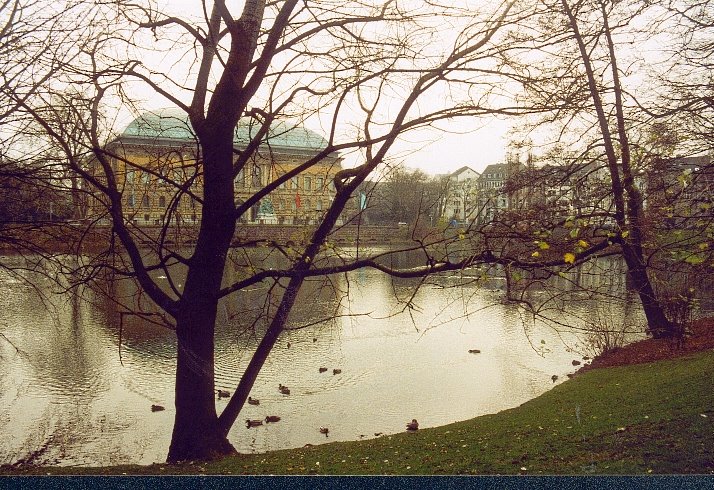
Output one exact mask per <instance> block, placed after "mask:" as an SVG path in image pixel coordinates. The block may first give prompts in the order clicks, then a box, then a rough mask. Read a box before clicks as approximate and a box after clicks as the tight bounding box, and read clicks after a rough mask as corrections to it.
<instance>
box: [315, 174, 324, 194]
mask: <svg viewBox="0 0 714 490" xmlns="http://www.w3.org/2000/svg"><path fill="white" fill-rule="evenodd" d="M324 183H325V181H324V179H323V178H322V177H318V178H316V179H315V188H316V189H317V190H318V191H321V190H322V187H323V185H324Z"/></svg>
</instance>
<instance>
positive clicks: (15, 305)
mask: <svg viewBox="0 0 714 490" xmlns="http://www.w3.org/2000/svg"><path fill="white" fill-rule="evenodd" d="M3 260H4V261H6V262H5V263H7V261H8V260H19V259H12V258H7V257H5V258H3ZM479 275H480V273H479V272H478V271H476V272H474V273H473V276H474V277H478V276H479ZM157 277H158V276H157ZM474 277H471V278H469V279H473V278H474ZM583 280H585V279H583ZM618 281H619V283H618V284H619V286H621V282H622V281H621V278H620V279H618ZM33 282H34V283H35V286H36V287H37V288H35V287H32V286H30V285H29V284H28V283H26V282H24V281H22V280H21V279H19V278H18V277H16V276H12V275H9V274H8V273H7V272H0V294H2V296H3V298H4V301H3V303H4V307H3V309H2V310H0V328H1V330H0V332H1V333H2V336H0V358H1V359H2V363H1V365H0V431H2V433H3V435H4V437H3V438H2V441H1V442H0V463H4V464H7V463H15V462H17V461H19V460H25V461H27V462H34V463H41V464H60V465H114V464H120V463H139V464H149V463H152V462H156V461H163V460H164V458H165V456H166V451H167V448H168V444H169V440H170V434H171V425H172V421H173V370H174V349H175V340H174V335H173V332H171V331H170V330H167V329H165V328H162V327H158V326H154V325H150V324H146V323H145V322H141V321H139V320H137V319H131V318H125V321H124V322H123V324H122V328H121V329H120V328H119V315H118V313H117V311H116V308H115V307H114V305H113V304H112V303H111V302H109V301H106V300H103V299H102V298H101V297H99V296H96V295H94V294H92V292H91V291H89V290H85V291H83V292H82V295H81V297H78V296H69V295H66V296H56V295H53V294H52V293H51V292H50V291H51V283H50V281H48V280H47V279H41V278H39V279H38V278H33ZM333 285H334V288H331V287H325V284H323V283H321V282H317V281H314V282H312V283H310V284H309V286H308V288H307V289H306V290H305V291H303V293H302V294H303V295H302V297H301V301H300V302H299V306H298V308H297V309H296V311H295V312H294V315H293V317H292V318H293V320H292V322H293V323H292V326H293V327H295V329H294V330H290V331H287V332H285V333H284V334H283V335H282V336H281V338H280V340H279V342H278V345H277V346H276V349H275V350H274V352H273V353H272V354H271V356H270V358H269V360H268V362H267V365H266V366H265V368H264V370H263V371H262V373H261V374H260V377H259V378H258V380H257V382H256V385H255V388H254V390H253V393H251V396H252V397H253V398H255V399H258V400H259V401H260V404H259V405H252V404H251V405H246V408H245V411H244V413H243V414H242V415H241V420H245V419H260V420H264V419H265V417H266V416H269V415H275V416H279V417H280V420H279V421H278V422H275V423H264V424H263V425H261V426H257V427H251V428H248V427H246V425H245V424H242V423H238V424H236V426H235V427H234V428H233V430H232V431H231V433H230V440H231V441H232V442H233V444H234V445H235V446H236V448H237V449H238V450H239V451H243V452H253V451H257V452H262V451H268V450H272V449H280V448H291V447H300V446H303V445H305V444H319V443H324V442H330V441H335V440H357V439H361V438H372V437H375V436H376V435H377V434H389V433H395V432H400V431H403V430H404V428H405V424H406V422H408V421H411V420H412V419H417V420H418V421H419V426H420V427H430V426H437V425H443V424H446V423H450V422H454V421H457V420H463V419H467V418H471V417H475V416H478V415H481V414H485V413H492V412H497V411H500V410H503V409H506V408H509V407H513V406H517V405H519V404H521V403H523V402H525V401H527V400H529V399H531V398H533V397H535V396H537V395H539V394H541V393H543V392H545V391H546V390H548V389H550V388H551V387H552V386H553V383H554V382H553V381H552V380H551V377H552V376H553V375H557V376H559V380H558V382H560V381H562V380H563V379H566V376H565V375H566V374H567V373H568V372H572V371H573V370H574V369H575V368H574V367H573V365H572V361H573V360H574V359H578V360H581V357H580V356H579V355H578V354H576V353H575V352H569V351H568V345H569V346H571V347H572V346H575V344H576V343H577V342H578V341H577V336H576V335H573V334H572V333H570V332H567V331H565V332H564V333H563V332H560V333H559V332H557V331H556V330H554V329H553V328H552V327H551V326H547V325H545V324H543V323H541V322H536V323H535V324H533V323H532V322H525V323H524V322H523V319H524V318H523V316H521V315H520V314H519V313H518V310H517V308H516V307H515V306H512V305H510V306H509V305H505V304H503V303H502V299H503V290H502V288H503V281H501V280H498V279H496V280H490V281H486V282H482V281H473V280H467V281H464V277H463V276H459V275H450V276H442V277H438V278H435V279H434V280H433V281H432V282H431V283H430V284H427V285H425V286H423V287H422V288H421V289H420V291H419V292H418V294H417V295H416V297H415V298H414V299H413V304H414V305H416V308H406V304H405V303H404V301H405V300H407V299H409V297H410V294H411V291H412V286H413V282H409V281H392V280H391V279H390V278H388V277H385V276H384V275H382V274H380V273H378V272H374V271H359V272H355V273H354V274H350V275H349V276H347V277H338V278H333ZM453 286H458V287H453ZM619 286H618V287H619ZM134 292H135V291H134V290H132V289H131V287H129V286H128V285H126V284H124V285H121V284H120V285H117V286H116V289H115V294H116V295H117V297H118V296H121V295H131V294H133V293H134ZM265 292H266V291H265V289H262V288H261V287H257V288H254V289H252V290H250V291H245V292H241V293H239V295H238V297H237V299H234V300H232V301H231V302H230V303H228V302H227V303H226V304H224V305H222V308H221V315H220V317H221V318H220V324H219V326H218V332H217V353H216V359H217V375H216V378H217V380H216V383H217V388H218V389H221V390H227V391H230V392H232V391H233V389H234V388H235V386H236V383H237V382H238V380H239V377H240V373H241V371H242V369H243V368H244V367H245V366H246V365H247V363H248V360H249V356H248V353H249V352H250V351H251V349H253V348H254V347H255V345H256V337H255V335H254V333H255V331H254V330H253V328H252V327H249V326H248V324H249V323H250V319H251V318H252V317H253V316H254V314H255V307H256V305H262V304H263V303H262V301H263V299H264V295H265ZM348 292H349V295H348V294H347V293H348ZM39 293H43V294H47V295H48V297H49V299H51V300H52V301H51V302H50V301H47V300H43V299H42V298H41V297H40V295H39ZM534 294H537V293H534ZM571 306H572V311H573V312H574V315H575V316H573V317H572V318H570V319H565V320H566V321H567V322H570V323H571V324H577V322H581V324H582V322H583V320H582V318H588V317H592V308H593V305H592V303H589V302H587V301H583V300H582V298H579V299H577V300H574V301H572V303H571ZM607 309H608V311H609V315H611V318H612V321H615V322H622V319H623V315H625V316H628V318H627V319H626V320H625V321H626V322H628V323H629V324H637V323H638V320H637V318H636V317H637V308H628V307H624V309H623V306H622V305H620V306H612V305H609V306H608V307H607ZM402 310H404V311H403V312H402V313H398V312H399V311H402ZM578 314H581V315H580V319H578V318H577V315H578ZM332 316H336V318H335V319H333V320H331V321H327V322H324V323H320V324H315V325H312V326H308V327H303V328H298V327H301V326H303V325H305V324H308V323H311V322H314V321H318V320H320V319H323V318H329V317H332ZM558 318H560V319H563V317H562V315H560V316H558ZM255 328H257V330H258V331H259V330H260V328H262V324H261V323H260V322H259V323H258V324H257V326H256V327H255ZM581 338H582V337H581ZM120 340H121V341H120ZM470 350H472V351H473V350H478V351H479V352H478V353H474V352H469V351H470ZM320 368H327V370H321V369H320ZM279 384H283V385H285V386H287V387H288V388H289V390H290V394H289V395H285V394H282V393H281V392H280V391H279V390H278V386H279ZM225 403H227V402H226V399H224V398H221V399H218V400H217V404H218V408H219V410H220V409H221V408H222V407H223V406H224V405H225ZM152 405H161V406H163V407H165V410H160V411H152ZM320 427H327V428H328V429H329V432H328V433H327V434H323V433H321V431H320V430H319V429H320Z"/></svg>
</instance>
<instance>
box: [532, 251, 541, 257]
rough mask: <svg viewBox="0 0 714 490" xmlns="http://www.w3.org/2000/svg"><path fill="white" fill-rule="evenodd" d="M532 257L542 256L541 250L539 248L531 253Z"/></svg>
mask: <svg viewBox="0 0 714 490" xmlns="http://www.w3.org/2000/svg"><path fill="white" fill-rule="evenodd" d="M531 257H536V258H537V257H540V252H539V251H538V250H536V251H535V252H533V253H532V254H531Z"/></svg>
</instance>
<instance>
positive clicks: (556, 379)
mask: <svg viewBox="0 0 714 490" xmlns="http://www.w3.org/2000/svg"><path fill="white" fill-rule="evenodd" d="M550 379H552V380H553V383H555V382H556V381H558V375H557V374H554V375H553V376H551V377H550Z"/></svg>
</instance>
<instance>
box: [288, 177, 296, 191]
mask: <svg viewBox="0 0 714 490" xmlns="http://www.w3.org/2000/svg"><path fill="white" fill-rule="evenodd" d="M290 183H291V185H292V188H293V189H297V188H298V178H297V177H293V178H292V179H290Z"/></svg>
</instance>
